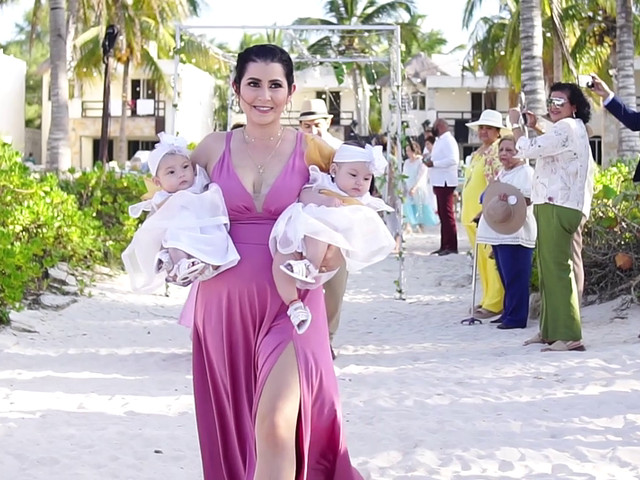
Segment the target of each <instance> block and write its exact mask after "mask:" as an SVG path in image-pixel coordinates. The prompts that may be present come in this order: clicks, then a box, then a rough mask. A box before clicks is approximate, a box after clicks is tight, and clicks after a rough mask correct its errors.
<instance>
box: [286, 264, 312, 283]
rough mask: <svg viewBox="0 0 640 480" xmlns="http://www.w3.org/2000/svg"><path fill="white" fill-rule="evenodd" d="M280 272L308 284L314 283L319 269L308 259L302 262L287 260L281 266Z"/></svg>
mask: <svg viewBox="0 0 640 480" xmlns="http://www.w3.org/2000/svg"><path fill="white" fill-rule="evenodd" d="M280 270H282V271H283V272H284V273H286V274H287V275H289V276H290V277H293V278H295V279H296V280H300V281H302V282H306V283H313V282H314V278H315V277H316V275H317V274H318V269H316V267H314V266H313V264H312V263H311V262H310V261H309V260H307V259H306V258H305V259H302V260H287V261H286V262H284V263H283V264H282V265H280Z"/></svg>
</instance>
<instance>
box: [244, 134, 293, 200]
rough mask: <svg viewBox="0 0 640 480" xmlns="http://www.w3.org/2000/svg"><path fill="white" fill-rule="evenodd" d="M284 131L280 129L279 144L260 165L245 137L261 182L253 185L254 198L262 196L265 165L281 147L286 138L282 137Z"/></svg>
mask: <svg viewBox="0 0 640 480" xmlns="http://www.w3.org/2000/svg"><path fill="white" fill-rule="evenodd" d="M243 130H244V129H243ZM283 130H284V129H283V128H282V127H281V128H280V133H279V134H278V137H279V138H278V143H276V146H275V147H273V150H271V153H269V155H267V158H265V159H264V160H263V161H262V163H258V162H257V161H256V159H255V158H253V155H251V151H250V150H249V141H248V140H247V138H246V137H245V136H244V135H243V138H244V142H245V145H246V146H247V155H248V156H249V159H250V160H251V162H252V163H253V164H254V165H255V167H256V169H257V170H258V180H259V181H258V182H256V183H254V184H253V195H254V196H258V195H260V194H261V193H262V175H263V174H264V169H265V164H266V163H269V160H271V157H273V155H274V154H275V153H276V151H277V150H278V147H280V144H281V143H282V139H283V138H284V135H282V132H283Z"/></svg>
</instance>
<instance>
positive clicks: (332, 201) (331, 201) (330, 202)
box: [324, 197, 342, 207]
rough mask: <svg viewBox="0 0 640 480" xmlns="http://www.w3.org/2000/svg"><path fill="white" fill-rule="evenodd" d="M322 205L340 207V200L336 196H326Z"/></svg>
mask: <svg viewBox="0 0 640 480" xmlns="http://www.w3.org/2000/svg"><path fill="white" fill-rule="evenodd" d="M324 206H325V207H341V206H342V200H340V199H339V198H337V197H327V199H326V200H325V202H324Z"/></svg>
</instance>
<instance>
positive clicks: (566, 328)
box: [509, 83, 595, 351]
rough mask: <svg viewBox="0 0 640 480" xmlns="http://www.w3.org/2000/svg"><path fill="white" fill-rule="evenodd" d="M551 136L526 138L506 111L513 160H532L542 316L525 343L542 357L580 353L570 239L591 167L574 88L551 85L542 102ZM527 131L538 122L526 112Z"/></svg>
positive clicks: (584, 113) (587, 194) (582, 214)
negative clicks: (539, 348) (545, 353)
mask: <svg viewBox="0 0 640 480" xmlns="http://www.w3.org/2000/svg"><path fill="white" fill-rule="evenodd" d="M547 109H548V111H549V117H550V118H551V121H552V122H553V126H552V128H551V130H549V131H548V132H547V133H545V134H543V135H540V136H538V137H536V138H531V139H529V138H526V137H525V136H523V134H522V129H521V127H520V126H519V119H520V115H521V113H520V111H519V110H517V109H511V110H510V111H509V119H510V121H511V123H512V129H513V132H514V137H515V138H516V140H517V142H516V148H517V150H518V155H519V156H521V157H524V158H535V159H536V168H535V174H534V179H533V187H532V189H531V201H532V202H533V211H534V214H535V217H536V221H537V225H538V239H537V246H538V273H539V276H540V293H541V295H542V310H541V312H540V332H539V333H538V334H536V335H535V336H534V337H533V338H530V339H529V340H527V341H526V342H525V345H528V344H530V343H546V344H549V346H548V347H545V348H543V351H567V350H584V345H583V344H582V326H581V324H580V303H579V300H578V286H577V283H576V278H575V274H574V271H573V268H572V243H573V237H574V234H575V233H576V232H577V231H578V229H579V228H580V225H581V223H582V222H583V221H584V219H586V218H588V217H589V212H590V209H591V200H592V197H593V177H594V171H595V163H594V161H593V157H592V155H591V148H590V147H589V135H588V133H587V128H586V123H587V122H588V121H589V119H590V117H591V107H590V105H589V101H588V100H587V98H586V97H585V95H584V93H582V90H580V87H579V86H578V85H576V84H575V83H555V84H553V85H552V86H551V89H550V93H549V98H548V99H547ZM527 118H528V125H529V126H531V127H534V128H535V125H536V123H537V117H536V116H535V115H534V114H532V113H531V112H527Z"/></svg>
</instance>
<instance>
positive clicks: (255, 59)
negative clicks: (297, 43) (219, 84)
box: [233, 43, 293, 93]
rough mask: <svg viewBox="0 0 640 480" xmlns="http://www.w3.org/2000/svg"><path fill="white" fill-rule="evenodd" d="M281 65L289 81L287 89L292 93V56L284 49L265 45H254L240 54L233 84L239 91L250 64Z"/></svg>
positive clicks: (268, 44)
mask: <svg viewBox="0 0 640 480" xmlns="http://www.w3.org/2000/svg"><path fill="white" fill-rule="evenodd" d="M260 62H261V63H279V64H280V65H282V69H283V70H284V76H285V78H286V80H287V87H288V90H289V93H291V87H292V86H293V60H291V56H290V55H289V54H288V53H287V51H286V50H284V49H283V48H281V47H279V46H277V45H272V44H270V43H265V44H262V45H253V46H251V47H249V48H246V49H244V50H243V51H242V52H240V53H239V54H238V60H237V62H236V74H235V76H234V77H233V84H234V86H235V87H236V89H238V88H239V87H240V82H241V81H242V79H243V78H244V75H245V73H246V72H247V66H248V65H249V64H250V63H260Z"/></svg>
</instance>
